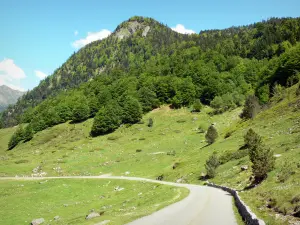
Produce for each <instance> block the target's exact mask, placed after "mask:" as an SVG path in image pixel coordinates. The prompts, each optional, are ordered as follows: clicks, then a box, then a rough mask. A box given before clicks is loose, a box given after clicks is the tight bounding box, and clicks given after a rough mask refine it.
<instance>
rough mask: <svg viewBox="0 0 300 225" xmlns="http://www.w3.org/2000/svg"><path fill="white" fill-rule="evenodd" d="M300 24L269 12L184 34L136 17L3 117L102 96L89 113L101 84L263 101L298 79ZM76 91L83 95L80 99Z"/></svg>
mask: <svg viewBox="0 0 300 225" xmlns="http://www.w3.org/2000/svg"><path fill="white" fill-rule="evenodd" d="M299 27H300V18H282V19H280V18H272V19H270V20H268V21H263V22H260V23H255V24H252V25H248V26H241V27H231V28H228V29H224V30H208V31H202V32H200V33H199V34H193V35H184V34H179V33H176V32H174V31H173V30H172V29H170V28H169V27H167V26H165V25H163V24H161V23H159V22H157V21H155V20H154V19H152V18H144V17H137V16H136V17H132V18H130V19H129V20H128V21H125V22H123V23H121V24H120V25H119V26H118V27H117V28H116V30H115V31H114V32H113V33H112V35H110V36H109V37H108V38H106V39H103V40H101V41H95V42H92V43H91V44H89V45H87V46H85V47H84V48H82V49H80V50H79V51H78V52H76V53H74V54H73V55H72V56H71V57H70V58H69V59H68V60H67V61H66V62H65V63H64V64H63V65H62V66H61V67H60V68H58V69H57V70H56V71H55V72H54V74H53V75H51V76H49V77H47V78H46V79H45V80H43V81H41V83H40V84H39V85H38V86H37V87H36V88H34V89H33V90H32V91H30V92H28V93H26V94H25V95H24V96H23V97H22V98H21V99H20V100H19V101H18V102H17V104H16V105H15V106H13V107H12V108H10V109H8V110H6V111H5V112H4V113H3V115H2V123H3V125H4V126H5V127H8V126H13V125H16V124H18V123H19V122H20V121H23V122H30V121H31V120H32V118H31V117H32V115H38V114H46V112H43V113H42V111H44V110H42V109H45V108H48V107H50V108H54V107H57V106H58V105H60V102H68V103H67V106H66V107H68V108H69V114H72V113H71V111H72V110H73V108H74V107H73V106H74V105H75V104H74V102H75V103H76V102H80V101H87V100H91V99H92V98H96V99H98V100H97V104H94V106H91V105H90V106H89V107H94V108H95V109H94V110H92V111H93V112H91V114H90V115H89V116H94V115H95V112H97V111H98V110H99V107H100V108H101V106H103V104H105V103H103V102H101V101H102V100H101V98H102V99H103V96H100V95H103V92H107V93H108V92H109V95H110V96H111V97H112V98H113V99H115V100H118V97H120V96H121V95H122V94H124V93H128V95H131V96H134V97H135V98H140V99H139V100H140V101H142V102H143V101H144V105H145V101H146V100H145V99H144V100H142V99H141V95H142V93H144V94H149V93H150V92H149V90H150V91H151V95H153V96H154V95H155V96H156V97H155V98H156V100H155V101H156V102H158V104H164V103H168V104H171V103H172V104H173V105H174V106H175V107H180V106H182V105H189V104H190V103H191V102H192V100H191V99H194V98H195V99H200V100H201V102H202V103H204V104H210V103H211V102H212V101H213V100H214V98H215V97H221V96H223V98H225V101H227V102H228V101H229V102H233V100H231V98H235V99H236V100H235V103H234V104H237V105H240V104H241V103H242V100H243V98H244V97H245V96H247V95H248V94H249V93H256V94H257V95H260V96H259V97H260V100H261V102H263V103H265V102H266V99H267V98H269V97H270V95H272V88H273V86H274V84H275V83H278V84H281V85H286V84H287V81H288V79H290V80H289V82H295V81H296V80H297V76H296V74H295V73H296V71H299V70H300V65H299V64H298V63H296V62H297V60H295V58H296V59H297V57H299V54H298V53H299V48H300V47H299V44H298V42H299V41H300V29H299ZM128 82H129V83H130V85H128ZM121 86H122V87H121ZM125 86H126V87H125ZM142 87H143V89H142ZM112 88H115V90H112ZM145 88H147V90H145ZM187 89H188V90H190V94H191V95H189V96H187V94H185V90H187ZM116 90H117V91H116ZM129 92H130V93H129ZM138 93H139V94H138ZM117 94H118V95H120V96H117ZM226 94H228V96H225V95H226ZM72 95H73V96H80V95H81V96H82V95H83V97H84V98H86V99H83V100H82V99H81V100H80V101H79V100H78V98H79V97H78V98H77V97H72ZM229 95H230V96H229ZM139 96H140V97H139ZM266 96H267V97H266ZM144 97H145V95H144ZM148 97H149V96H148ZM226 98H227V99H226ZM184 99H187V100H186V101H185V100H184ZM228 99H229V100H228ZM237 99H239V100H237ZM217 100H218V99H217ZM217 100H216V101H217ZM45 101H47V103H44V104H42V105H43V106H42V107H38V108H39V109H38V108H36V106H39V105H41V103H43V102H45ZM118 101H121V100H118ZM214 103H216V102H214ZM90 104H92V103H90ZM228 104H229V103H228ZM154 105H157V104H154ZM154 105H152V106H148V108H149V107H153V106H154ZM45 106H47V107H45ZM145 107H146V106H145ZM145 107H144V108H145ZM36 110H37V111H39V110H40V112H39V113H37V111H36ZM33 112H35V113H33ZM43 117H45V115H44V116H43ZM46 117H47V116H46ZM70 117H71V116H70ZM55 123H58V121H56V122H55ZM42 127H43V126H42Z"/></svg>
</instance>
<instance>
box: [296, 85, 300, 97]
mask: <svg viewBox="0 0 300 225" xmlns="http://www.w3.org/2000/svg"><path fill="white" fill-rule="evenodd" d="M296 95H297V96H300V83H299V84H298V87H297V89H296Z"/></svg>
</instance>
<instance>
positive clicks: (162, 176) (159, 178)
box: [156, 174, 164, 180]
mask: <svg viewBox="0 0 300 225" xmlns="http://www.w3.org/2000/svg"><path fill="white" fill-rule="evenodd" d="M163 179H164V175H163V174H162V175H160V176H158V177H157V178H156V180H163Z"/></svg>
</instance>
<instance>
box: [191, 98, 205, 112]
mask: <svg viewBox="0 0 300 225" xmlns="http://www.w3.org/2000/svg"><path fill="white" fill-rule="evenodd" d="M202 108H203V105H202V104H201V102H200V99H196V100H195V102H194V104H193V112H200V111H201V109H202Z"/></svg>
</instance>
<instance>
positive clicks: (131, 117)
mask: <svg viewBox="0 0 300 225" xmlns="http://www.w3.org/2000/svg"><path fill="white" fill-rule="evenodd" d="M142 115H143V111H142V106H141V104H140V103H139V101H138V100H137V99H135V98H133V97H131V96H127V97H126V98H125V102H124V107H123V116H122V122H123V123H128V124H134V123H137V122H139V121H140V120H141V119H142Z"/></svg>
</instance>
